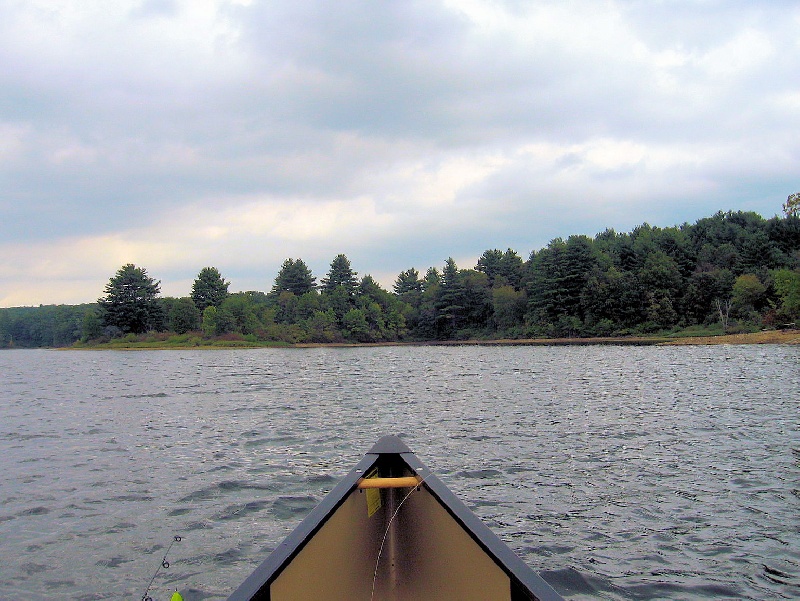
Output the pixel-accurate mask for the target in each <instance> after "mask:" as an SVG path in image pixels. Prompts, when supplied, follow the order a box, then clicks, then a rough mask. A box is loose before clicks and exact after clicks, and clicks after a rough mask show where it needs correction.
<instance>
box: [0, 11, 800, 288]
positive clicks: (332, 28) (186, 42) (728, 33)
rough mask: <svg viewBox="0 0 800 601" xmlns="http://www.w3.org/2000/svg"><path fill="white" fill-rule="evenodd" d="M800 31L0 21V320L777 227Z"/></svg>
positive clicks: (792, 142) (777, 18) (432, 18)
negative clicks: (48, 308) (609, 231)
mask: <svg viewBox="0 0 800 601" xmlns="http://www.w3.org/2000/svg"><path fill="white" fill-rule="evenodd" d="M798 23H800V11H798V9H797V8H796V7H795V6H793V5H791V3H761V4H752V5H741V4H737V5H735V6H731V7H726V6H725V5H724V4H719V3H640V2H625V1H621V0H619V1H612V0H610V1H608V2H602V3H597V2H592V1H589V0H585V1H578V2H569V3H563V2H558V1H542V2H535V3H526V2H512V1H506V2H495V1H481V0H465V1H463V2H462V1H451V0H447V1H446V2H443V3H438V2H426V1H424V2H409V3H360V4H358V3H350V2H340V3H337V4H335V5H333V4H329V3H324V2H315V1H312V0H309V1H301V2H295V3H258V2H250V1H249V0H246V1H245V0H242V1H225V0H141V1H140V0H136V1H134V0H130V1H123V2H114V3H110V4H109V3H108V2H100V1H99V0H97V1H95V0H91V1H89V0H77V1H67V0H56V1H55V2H51V1H49V0H48V1H44V0H31V1H29V2H16V3H4V4H0V89H1V90H2V92H0V94H2V97H0V101H2V102H0V183H1V185H2V186H3V189H2V190H0V210H2V214H0V256H2V263H1V264H0V289H2V290H3V293H2V294H3V295H4V296H3V299H0V304H4V303H5V304H8V303H12V302H14V303H19V302H23V300H24V298H26V297H25V293H24V292H21V291H25V290H30V291H31V296H30V298H31V299H32V301H31V302H34V301H33V299H34V298H35V302H49V301H56V300H58V299H59V297H58V295H59V294H62V292H63V293H64V294H65V295H69V294H77V293H78V291H79V290H80V289H81V288H84V289H85V288H86V287H87V286H86V282H87V281H90V280H91V281H95V282H97V284H96V285H95V288H96V289H95V290H91V291H88V292H85V294H86V296H85V297H84V298H86V299H88V300H92V299H93V298H95V297H96V296H97V295H98V294H99V290H100V289H102V286H103V285H104V283H105V282H106V281H107V279H108V277H109V276H110V275H112V274H113V272H114V271H115V270H116V269H117V268H119V266H120V265H122V264H123V263H126V262H135V263H137V264H138V263H141V264H142V265H143V266H145V267H147V268H148V269H150V270H152V271H153V275H154V277H159V278H162V279H163V280H164V282H165V290H167V288H166V286H167V281H169V282H170V283H169V286H170V287H171V288H170V289H169V290H170V292H169V293H171V294H178V293H183V294H185V293H187V292H188V290H185V291H183V292H180V291H179V290H178V287H179V286H184V285H186V283H187V282H190V281H191V278H192V277H193V276H194V275H195V274H196V272H197V270H199V268H201V267H202V266H205V265H215V266H217V267H219V268H220V269H222V270H223V273H224V272H225V270H226V269H228V270H230V271H231V272H232V273H234V272H235V273H237V274H241V276H242V277H243V280H242V281H243V282H244V279H246V278H249V279H248V280H247V283H242V284H241V286H242V287H249V288H259V289H266V288H268V287H269V282H270V281H271V279H272V278H273V277H274V275H275V273H276V271H277V268H278V267H279V265H280V262H281V261H282V260H283V259H284V258H286V257H289V256H292V257H297V256H301V257H303V258H304V259H307V260H308V261H309V263H313V264H314V265H313V267H314V270H315V272H321V271H323V270H324V269H325V268H326V267H327V264H328V262H329V261H330V259H331V258H332V257H333V256H334V255H335V254H336V253H339V252H344V253H346V254H348V256H350V257H351V260H352V261H353V263H354V267H355V268H356V269H357V270H359V271H361V272H363V273H373V275H376V277H377V276H378V275H379V274H387V273H388V274H391V273H397V272H399V270H400V269H405V268H407V267H408V266H409V264H413V263H418V262H420V261H422V262H426V263H428V264H435V265H440V264H441V263H442V262H443V261H444V259H445V258H447V256H450V255H454V256H456V258H457V259H458V258H459V257H462V258H464V259H463V260H464V261H468V260H469V258H470V257H472V256H473V255H475V256H478V255H479V254H480V252H482V251H483V250H485V249H484V248H481V247H482V246H486V247H505V246H506V245H515V246H517V247H518V250H520V252H522V253H525V252H527V251H528V250H530V249H531V248H532V247H534V246H536V245H537V244H539V243H541V241H542V240H543V241H544V242H545V243H546V241H547V240H548V239H549V238H551V237H555V236H557V235H560V236H568V235H570V234H572V233H576V231H583V232H589V233H591V232H597V231H602V230H603V229H605V227H607V226H612V227H617V228H618V229H619V227H620V224H621V223H622V224H626V223H634V224H635V223H639V222H641V221H644V220H648V219H650V220H652V219H654V218H659V219H665V220H668V223H675V222H680V221H683V220H686V219H696V218H700V217H702V216H705V215H707V214H709V213H713V212H715V211H717V210H727V209H737V208H739V207H740V206H744V207H746V208H748V209H756V210H761V212H762V213H764V214H765V215H770V214H771V213H772V212H774V211H777V210H779V206H780V203H781V202H782V201H783V199H785V197H786V195H787V194H788V193H789V192H791V191H793V190H787V191H785V192H784V191H782V192H781V193H780V194H779V195H777V197H776V199H775V203H774V206H773V205H771V204H770V201H769V194H770V193H771V191H772V190H775V189H777V187H778V186H779V185H781V184H780V182H791V181H795V180H796V164H797V157H798V156H800V143H798V141H797V136H796V135H795V133H794V132H795V130H796V129H797V127H800V121H799V119H800V110H799V108H798V107H800V99H799V98H798V95H797V92H796V89H795V88H796V85H795V83H794V82H795V79H796V73H797V72H798V70H800V64H799V63H798V60H800V59H799V58H798V57H800V54H798V52H797V50H798V48H800V38H798V36H797V25H798ZM776 182H778V183H776ZM742 190H751V191H752V190H756V192H751V193H750V194H751V196H755V197H757V200H756V199H754V198H745V195H746V192H743V191H742ZM737 202H738V203H739V204H738V205H737V204H736V203H737ZM668 223H665V224H668ZM461 262H462V261H459V264H461ZM462 266H464V267H466V266H468V265H466V264H464V265H462ZM425 267H427V265H420V264H418V268H420V269H424V268H425ZM159 273H163V274H165V275H163V276H162V275H159ZM87 274H90V275H87ZM318 275H322V274H321V273H318ZM237 277H238V276H237ZM381 277H385V276H381ZM87 278H89V279H87ZM92 278H94V279H93V280H92ZM382 281H385V280H382ZM68 282H81V284H80V285H78V286H73V285H71V284H69V283H68ZM175 282H177V283H178V284H175ZM259 282H260V283H259ZM56 283H58V285H56ZM50 284H52V288H51V289H52V293H51V295H50V296H49V298H43V297H42V295H45V296H47V295H46V294H45V292H46V291H47V290H48V285H50ZM234 286H236V280H234ZM68 290H72V291H73V292H68ZM70 298H72V297H70ZM21 299H22V300H21Z"/></svg>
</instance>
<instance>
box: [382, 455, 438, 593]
mask: <svg viewBox="0 0 800 601" xmlns="http://www.w3.org/2000/svg"><path fill="white" fill-rule="evenodd" d="M432 473H433V472H432V471H430V470H428V476H430V475H431V474H432ZM428 476H425V478H423V479H422V480H420V481H419V482H417V485H416V486H415V487H414V488H412V489H411V490H410V491H408V494H407V495H406V496H405V497H403V500H402V501H400V504H399V505H398V506H397V509H395V510H394V513H393V514H392V517H391V518H390V519H389V523H388V524H387V525H386V532H384V533H383V540H382V541H381V546H380V549H378V557H376V558H375V571H374V572H373V573H372V593H370V596H369V601H373V599H374V598H375V583H376V581H377V580H378V566H379V565H380V562H381V554H382V553H383V546H384V545H385V544H386V537H388V536H389V529H390V528H391V527H392V522H393V521H394V518H396V517H397V514H398V513H400V508H401V507H402V506H403V503H405V502H406V499H408V497H410V496H411V495H412V494H413V493H415V492H417V491H418V490H419V487H420V486H422V483H423V482H425V480H426V479H427V478H428Z"/></svg>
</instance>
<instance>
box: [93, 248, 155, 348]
mask: <svg viewBox="0 0 800 601" xmlns="http://www.w3.org/2000/svg"><path fill="white" fill-rule="evenodd" d="M160 286H161V282H157V281H156V280H154V279H153V278H151V277H149V276H148V275H147V270H145V269H144V268H140V267H136V266H135V265H133V264H132V263H128V264H127V265H123V266H122V267H121V268H120V269H119V271H117V273H116V275H115V276H114V277H112V278H111V279H110V280H109V282H108V284H107V285H106V287H105V296H103V297H102V298H100V299H98V301H97V302H98V304H99V305H100V309H101V314H102V319H103V324H104V325H105V326H114V327H117V328H119V329H120V330H121V331H122V332H124V333H127V332H131V333H134V334H141V333H143V332H146V331H148V330H151V329H158V328H159V326H160V325H161V322H162V321H163V315H162V312H161V305H160V304H159V303H158V294H159V292H160V291H161V288H160Z"/></svg>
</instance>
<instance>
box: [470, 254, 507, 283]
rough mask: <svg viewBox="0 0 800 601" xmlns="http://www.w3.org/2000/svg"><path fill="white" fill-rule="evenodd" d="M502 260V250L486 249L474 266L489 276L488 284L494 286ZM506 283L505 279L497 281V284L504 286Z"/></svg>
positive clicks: (500, 269)
mask: <svg viewBox="0 0 800 601" xmlns="http://www.w3.org/2000/svg"><path fill="white" fill-rule="evenodd" d="M502 261H503V251H502V250H497V249H493V250H487V251H484V253H483V254H482V255H481V256H480V258H479V259H478V264H477V265H476V266H475V270H476V271H480V272H482V273H485V274H486V277H488V278H489V286H494V281H495V278H496V277H497V276H499V275H501V271H502V266H501V265H502ZM505 284H508V282H507V281H503V282H499V285H501V286H504V285H505Z"/></svg>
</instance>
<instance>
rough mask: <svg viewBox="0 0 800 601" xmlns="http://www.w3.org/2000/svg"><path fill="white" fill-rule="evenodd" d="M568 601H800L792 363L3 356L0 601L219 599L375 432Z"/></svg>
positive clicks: (559, 354) (799, 356)
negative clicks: (429, 473)
mask: <svg viewBox="0 0 800 601" xmlns="http://www.w3.org/2000/svg"><path fill="white" fill-rule="evenodd" d="M387 433H394V434H399V435H401V436H402V437H403V438H404V440H405V442H406V443H407V444H408V446H409V447H410V448H411V449H412V450H413V451H414V452H415V453H416V454H417V455H418V456H419V457H420V458H421V459H422V460H423V461H424V462H425V463H426V464H427V465H428V466H429V467H430V468H432V469H433V470H434V471H435V472H437V473H438V475H439V477H440V478H441V479H442V480H443V481H444V482H445V483H446V484H447V485H448V486H449V487H450V488H451V489H452V490H453V491H454V492H455V493H456V494H457V495H458V496H459V497H460V498H461V499H462V500H464V502H465V503H466V504H467V505H468V506H469V507H471V508H472V509H473V510H474V511H475V512H476V513H477V514H478V515H480V516H481V517H482V518H483V519H484V521H486V523H487V524H488V525H489V526H490V527H491V528H492V529H493V530H494V531H495V532H496V533H497V534H498V535H499V536H500V537H501V538H502V539H503V540H505V541H506V542H507V543H508V544H509V545H510V546H511V547H512V548H513V549H515V550H516V551H517V552H518V553H519V554H520V555H521V556H522V557H523V559H525V561H526V562H527V563H528V564H529V565H531V566H532V567H533V568H534V569H536V570H537V571H539V572H540V573H542V575H543V576H544V577H545V579H546V580H548V581H549V582H550V583H551V584H552V585H553V586H554V587H555V588H556V590H558V591H559V592H560V593H561V594H562V595H564V596H566V597H570V598H572V599H613V600H625V599H710V598H713V599H790V598H798V597H800V347H797V346H794V347H791V346H763V347H761V346H759V347H755V346H747V347H729V346H718V347H617V346H605V347H598V346H593V347H474V346H466V347H388V348H317V349H258V350H236V351H196V352H195V351H140V352H75V351H6V352H2V353H0V468H2V470H1V471H0V599H26V600H37V599H48V600H51V599H75V600H82V601H91V600H100V599H140V598H141V597H142V594H143V593H144V592H145V590H146V587H147V585H148V583H149V582H150V580H151V578H152V577H153V576H154V574H155V573H156V571H157V568H158V566H159V565H160V562H161V559H162V557H163V556H164V554H165V553H166V552H167V549H168V546H169V544H170V543H171V542H172V539H173V536H174V535H179V536H181V537H182V540H181V541H180V542H176V543H175V544H174V545H173V546H172V547H171V548H170V549H169V554H168V557H167V559H168V561H169V562H170V564H171V566H170V568H169V569H167V570H160V571H158V573H157V575H156V578H155V581H154V582H153V585H152V588H151V589H150V595H151V596H152V597H153V599H155V600H156V601H159V600H161V599H168V598H169V596H170V594H171V592H172V591H174V590H175V589H176V588H177V589H179V590H180V591H181V593H182V594H183V596H184V599H186V601H192V600H193V599H224V598H225V597H226V596H227V595H228V594H230V593H231V592H232V590H233V589H234V588H236V586H237V585H238V584H239V583H240V582H241V581H242V580H243V579H244V578H245V577H246V576H247V575H248V574H249V573H250V572H251V571H252V569H253V568H254V567H255V566H256V565H257V564H259V563H260V562H261V561H262V560H263V559H264V558H265V557H266V555H267V554H268V553H269V551H270V550H271V549H273V548H274V547H275V546H277V544H278V543H280V541H281V540H282V539H283V537H284V536H285V535H286V534H288V532H290V531H291V529H292V528H293V527H294V526H295V525H296V524H297V523H298V522H299V521H300V520H301V519H302V518H303V517H304V516H305V515H306V514H307V513H308V512H309V511H310V510H311V509H312V507H313V506H314V505H315V504H316V503H317V502H319V501H320V500H321V499H322V497H323V496H324V495H325V493H326V492H328V491H329V490H330V489H331V488H332V487H333V486H334V485H335V483H336V482H337V481H338V480H339V478H340V477H342V476H343V475H344V474H345V473H346V472H347V471H349V469H350V468H351V467H352V466H353V465H354V464H355V463H356V462H357V461H358V460H359V459H360V457H361V456H362V455H363V453H364V452H366V451H367V450H368V449H369V447H370V446H371V445H372V443H373V442H374V441H375V440H376V439H377V438H378V437H379V436H381V435H383V434H387Z"/></svg>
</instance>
